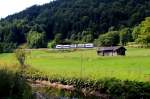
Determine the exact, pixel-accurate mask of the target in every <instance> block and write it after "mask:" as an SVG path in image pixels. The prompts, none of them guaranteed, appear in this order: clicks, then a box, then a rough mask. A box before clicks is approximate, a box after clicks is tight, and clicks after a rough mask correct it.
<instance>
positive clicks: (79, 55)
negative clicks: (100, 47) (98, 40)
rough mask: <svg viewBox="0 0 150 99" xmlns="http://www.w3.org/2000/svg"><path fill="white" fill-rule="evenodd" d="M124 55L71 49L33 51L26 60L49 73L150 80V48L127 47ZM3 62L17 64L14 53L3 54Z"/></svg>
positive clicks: (67, 75)
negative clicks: (68, 50)
mask: <svg viewBox="0 0 150 99" xmlns="http://www.w3.org/2000/svg"><path fill="white" fill-rule="evenodd" d="M127 49H128V50H127V55H126V56H125V57H121V56H117V57H101V56H97V54H96V50H77V51H72V52H67V51H66V52H62V51H48V50H43V51H41V50H34V51H31V53H30V55H28V58H27V61H26V63H27V64H29V65H30V66H32V67H34V68H36V69H38V70H40V71H42V72H45V74H47V75H50V76H52V75H60V76H62V77H83V78H90V79H101V78H105V77H107V78H108V77H110V78H111V77H115V78H118V79H121V80H126V79H129V80H137V81H147V80H149V78H150V49H144V48H143V49H142V48H127ZM0 63H1V64H8V65H9V64H11V65H12V64H16V63H17V61H16V59H15V55H13V54H11V53H10V54H0Z"/></svg>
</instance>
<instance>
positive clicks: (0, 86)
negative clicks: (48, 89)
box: [0, 69, 32, 99]
mask: <svg viewBox="0 0 150 99" xmlns="http://www.w3.org/2000/svg"><path fill="white" fill-rule="evenodd" d="M31 94H32V92H31V88H30V86H29V85H28V84H27V81H26V80H25V79H24V77H23V76H21V75H20V72H12V71H9V70H7V69H1V70H0V98H2V99H31Z"/></svg>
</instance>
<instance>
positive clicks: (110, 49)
mask: <svg viewBox="0 0 150 99" xmlns="http://www.w3.org/2000/svg"><path fill="white" fill-rule="evenodd" d="M120 48H124V49H125V50H126V48H125V47H123V46H115V47H114V46H112V47H99V48H98V51H116V50H118V49H120Z"/></svg>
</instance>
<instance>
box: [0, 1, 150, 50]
mask: <svg viewBox="0 0 150 99" xmlns="http://www.w3.org/2000/svg"><path fill="white" fill-rule="evenodd" d="M148 16H150V0H56V1H53V2H50V3H48V4H45V5H42V6H37V5H34V6H32V7H30V8H27V9H25V10H24V11H22V12H20V13H16V14H14V15H10V16H8V17H6V18H4V19H1V20H0V49H2V50H1V52H9V51H12V50H11V49H13V48H16V47H17V46H18V45H20V44H23V43H26V42H27V45H28V47H29V48H39V47H47V43H48V42H49V41H51V43H52V45H55V44H57V43H63V44H66V43H67V44H68V43H79V42H81V43H88V42H94V41H95V42H97V43H98V44H99V40H98V41H97V40H95V39H97V38H98V37H99V36H101V34H104V33H106V32H108V31H109V32H110V31H115V32H116V31H118V32H117V33H118V35H120V31H125V32H123V33H122V35H121V44H126V42H127V41H134V39H133V38H132V37H131V35H132V31H133V27H134V26H136V25H138V24H139V23H141V21H143V20H144V19H145V18H146V17H148ZM122 29H125V30H122ZM125 33H127V34H129V35H128V36H127V37H126V35H125ZM115 34H116V33H115ZM31 35H32V36H33V37H31ZM111 36H112V35H111ZM122 36H123V37H122ZM102 37H103V36H102ZM115 37H116V36H115ZM129 37H131V38H129ZM109 38H110V37H109ZM127 38H128V39H127ZM106 39H107V37H106ZM110 39H112V38H110ZM100 40H101V37H100ZM106 41H107V40H106ZM119 41H120V40H118V41H117V42H116V41H115V42H116V43H117V44H118V43H120V42H119ZM138 41H139V40H138ZM110 44H113V45H117V44H114V43H109V44H106V45H110ZM104 45H105V43H104Z"/></svg>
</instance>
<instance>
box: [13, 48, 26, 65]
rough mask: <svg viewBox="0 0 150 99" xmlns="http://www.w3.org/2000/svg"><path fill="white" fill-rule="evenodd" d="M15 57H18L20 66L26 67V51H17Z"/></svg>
mask: <svg viewBox="0 0 150 99" xmlns="http://www.w3.org/2000/svg"><path fill="white" fill-rule="evenodd" d="M15 55H16V58H17V60H18V62H19V63H20V66H21V67H24V66H25V59H26V52H25V50H24V49H17V50H16V51H15Z"/></svg>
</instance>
